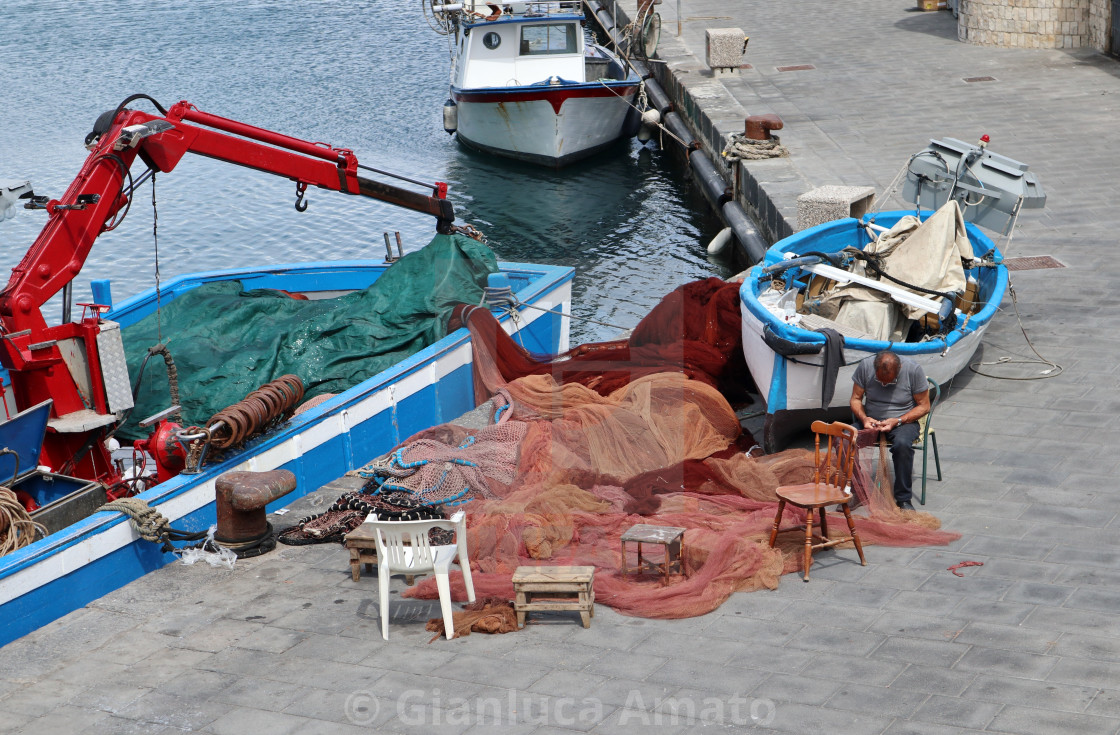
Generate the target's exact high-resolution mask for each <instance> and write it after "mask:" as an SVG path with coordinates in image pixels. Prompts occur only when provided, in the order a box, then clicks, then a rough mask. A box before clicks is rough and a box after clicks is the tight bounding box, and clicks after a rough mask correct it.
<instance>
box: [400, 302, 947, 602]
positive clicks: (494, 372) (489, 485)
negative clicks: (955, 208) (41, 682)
mask: <svg viewBox="0 0 1120 735" xmlns="http://www.w3.org/2000/svg"><path fill="white" fill-rule="evenodd" d="M700 283H702V284H706V283H707V282H700ZM724 286H725V287H727V288H730V289H732V290H734V289H735V288H736V286H735V284H724ZM720 292H721V289H719V288H717V289H714V290H713V289H711V288H709V287H705V288H704V289H702V293H701V296H700V298H706V299H707V300H706V302H705V303H706V304H713V303H714V304H717V305H718V304H720V303H722V304H723V307H722V308H718V309H716V310H715V312H714V314H713V313H712V311H711V310H709V309H707V308H706V307H704V308H701V307H696V306H695V305H694V306H693V307H689V306H688V305H687V301H688V298H689V297H688V291H687V288H686V289H678V292H674V295H671V297H667V299H666V302H667V303H669V305H670V307H669V308H667V309H664V310H661V311H659V310H658V309H655V310H654V313H652V314H651V315H650V317H647V319H651V320H652V321H654V322H656V324H657V328H656V329H653V328H650V327H649V326H648V325H646V322H645V321H643V324H642V325H639V327H638V329H636V330H635V334H640V335H641V339H642V340H643V344H644V346H645V347H646V350H647V352H646V355H647V356H648V355H649V354H654V353H656V354H659V355H661V356H662V360H663V362H662V363H661V365H660V368H661V369H660V370H659V371H654V370H652V368H653V365H652V364H651V362H650V360H649V359H648V357H641V358H640V359H639V360H638V364H635V362H634V361H632V360H630V359H629V358H630V356H632V354H633V353H632V352H631V350H630V348H632V347H633V345H632V344H627V343H625V342H622V343H607V347H606V348H605V349H603V350H596V348H597V347H598V346H597V345H590V346H584V347H583V348H577V350H573V351H572V352H571V353H568V354H567V355H564V356H560V357H558V358H552V359H539V358H534V357H533V356H530V355H528V354H527V353H525V352H524V351H523V350H521V349H520V347H518V346H517V345H516V344H514V343H513V342H512V340H510V339H509V338H508V337H507V336H506V335H505V333H504V332H503V331H502V330H501V329H500V327H499V326H498V325H497V322H496V321H495V320H494V318H493V317H492V316H491V315H490V314H489V312H487V311H485V310H482V309H475V310H470V311H469V313H466V314H465V315H464V317H465V319H464V321H465V322H466V323H467V325H468V326H469V327H470V329H471V332H472V339H473V344H474V349H475V367H476V389H477V390H478V392H479V394H480V397H488V396H491V395H493V394H495V393H496V392H499V391H501V392H502V393H503V395H505V396H508V397H509V399H510V400H511V402H512V409H511V410H512V415H511V416H510V417H509V418H508V420H506V419H505V417H504V416H503V421H504V422H505V423H503V424H502V425H501V427H504V428H501V427H499V428H500V430H501V431H502V432H510V431H512V430H514V427H518V428H517V429H516V431H518V432H521V434H520V436H521V437H522V438H521V439H520V442H519V443H516V444H515V443H514V442H513V440H512V439H511V440H510V447H511V448H512V449H513V450H514V451H515V452H516V468H515V471H514V472H513V473H510V472H508V469H509V467H508V465H506V464H503V463H502V462H500V461H496V462H495V463H494V464H491V461H490V460H488V459H484V458H481V457H480V458H479V462H478V468H477V469H478V472H479V473H480V474H481V475H482V476H483V477H485V478H486V482H485V486H484V487H482V486H480V487H479V491H478V492H475V493H471V494H470V497H471V498H472V500H471V502H470V503H469V505H467V506H465V509H466V511H467V517H468V533H469V538H468V548H469V552H470V558H471V563H472V568H473V569H475V570H476V571H475V573H474V575H473V576H474V586H475V592H476V594H477V595H479V596H480V597H485V596H491V595H494V596H501V597H505V598H507V599H508V598H510V597H511V596H512V594H513V587H512V582H511V576H512V574H513V572H514V570H515V569H516V568H517V567H518V566H521V565H534V564H536V565H542V564H547V565H592V566H595V567H596V574H595V594H596V600H597V601H598V602H601V603H604V604H607V605H610V606H611V607H613V608H614V609H616V610H618V611H620V612H623V613H626V614H631V615H639V616H643V617H654V618H679V617H690V616H695V615H701V614H704V613H707V612H709V611H711V610H713V609H715V608H716V607H718V606H719V605H720V604H721V603H722V602H723V601H724V600H726V599H727V597H728V596H729V595H731V594H732V593H733V592H736V591H745V590H755V589H760V588H763V587H765V588H775V587H776V586H777V585H778V581H779V578H780V576H781V575H782V574H784V573H787V572H793V571H797V570H799V569H800V566H801V564H802V556H801V551H802V549H803V544H804V534H803V532H802V531H797V530H791V531H787V532H783V533H782V534H780V535H779V537H778V540H779V543H778V546H777V548H773V549H771V548H770V547H769V535H770V531H771V529H772V527H773V522H774V515H775V512H776V508H777V498H776V496H775V491H776V489H777V488H778V487H779V486H781V485H792V484H799V483H804V482H811V481H812V474H813V456H812V453H811V452H809V451H805V450H787V451H785V452H781V453H778V454H775V455H770V456H760V457H749V456H747V455H746V454H745V453H744V452H742V451H741V449H740V448H739V446H738V445H737V444H736V441H737V440H738V439H740V426H739V422H738V421H737V419H736V417H735V414H734V412H733V411H732V409H731V406H730V405H729V404H728V402H727V399H726V398H725V397H724V396H723V394H722V393H721V392H720V391H719V390H717V389H716V387H715V386H716V385H718V384H719V383H720V377H719V376H720V375H722V374H725V371H726V369H727V365H728V363H730V362H731V361H732V360H733V359H734V349H730V350H729V349H727V348H726V345H727V344H731V345H735V343H736V340H735V338H734V337H733V336H732V334H731V332H737V331H738V329H739V326H738V320H737V315H738V306H737V301H736V302H731V301H730V300H728V299H726V297H722V298H720V297H719V294H720ZM723 293H726V290H724V291H723ZM682 294H683V295H682ZM732 310H733V313H732ZM690 312H692V313H696V312H700V313H707V314H708V315H709V318H708V319H707V322H706V323H707V324H709V325H711V326H712V328H711V329H709V330H707V335H706V336H705V335H700V337H699V339H696V340H691V341H693V342H696V343H699V344H701V345H702V346H703V345H707V346H708V347H711V348H712V349H711V350H707V349H706V348H703V347H702V350H703V351H705V354H706V355H707V357H706V358H705V360H706V362H707V364H708V365H710V366H714V372H713V371H705V370H699V369H698V368H697V367H696V365H697V363H696V361H692V362H690V363H689V367H687V368H686V367H684V364H683V363H682V362H680V361H676V362H674V361H672V360H668V359H665V356H666V355H671V354H674V353H675V354H677V355H684V354H685V353H686V352H687V351H688V350H686V349H685V348H683V347H682V344H684V343H686V342H687V341H689V340H688V339H686V338H685V337H682V335H685V336H686V337H687V336H689V335H691V336H696V335H695V332H696V330H695V329H690V328H689V327H686V326H685V325H683V324H681V323H680V320H681V319H684V318H685V317H686V315H687V314H688V313H690ZM667 314H668V316H666V315H667ZM631 339H633V338H631ZM717 344H718V345H719V347H720V348H722V349H719V348H716V345H717ZM689 349H692V348H689ZM738 349H741V348H738ZM573 353H575V354H583V355H587V354H596V353H597V354H598V355H599V357H598V358H597V359H599V360H602V355H603V354H605V353H611V354H612V357H613V359H611V360H610V361H609V364H608V365H602V366H601V367H600V369H599V371H598V373H597V372H596V370H595V369H592V368H591V366H590V365H587V364H586V363H584V364H581V365H578V366H576V365H573V361H572V358H571V356H572V354H573ZM720 354H722V355H723V357H722V364H721V362H720V360H716V359H713V358H712V355H720ZM503 355H506V356H508V355H513V359H512V360H509V359H503ZM698 372H699V373H702V374H703V375H702V377H698V376H697V373H698ZM608 373H609V375H610V382H611V383H612V384H614V385H616V386H617V387H615V388H614V389H613V390H609V391H608V390H605V389H604V387H603V381H602V380H601V379H599V380H597V379H596V378H597V376H602V375H603V374H608ZM518 374H520V375H521V376H522V377H518V376H517V375H518ZM690 376H691V377H690ZM573 377H574V378H575V379H573ZM624 377H627V378H628V379H621V378H624ZM588 383H592V384H593V385H588ZM490 431H491V430H490V429H486V430H483V431H482V432H474V431H468V430H467V429H463V428H461V427H454V426H446V425H445V426H441V427H436V428H435V429H431V430H428V431H425V432H421V434H418V435H417V436H416V437H413V438H412V439H411V440H410V441H409V442H408V443H406V445H405V447H406V452H405V455H404V456H406V457H410V458H414V459H413V461H416V459H419V458H421V457H422V456H427V453H429V452H434V454H433V455H432V456H437V455H438V456H444V454H445V453H446V452H447V451H448V449H447V448H448V447H451V448H454V447H459V446H460V445H461V444H463V443H464V442H466V441H467V437H468V436H472V435H473V436H477V437H480V439H476V441H481V438H485V437H486V436H487V432H490ZM873 433H874V432H870V433H866V432H865V436H864V438H863V441H864V442H868V441H871V440H872V438H871V434H873ZM511 436H512V435H511ZM420 447H423V448H424V449H423V450H421V449H420ZM437 447H442V448H437ZM870 451H871V453H875V452H878V451H879V450H877V449H874V448H872V449H871V450H870ZM492 455H493V456H494V457H498V456H505V454H504V453H502V452H492ZM859 464H860V471H859V472H857V473H856V477H855V478H854V482H853V488H854V492H855V494H856V496H857V497H858V499H859V504H860V506H861V508H860V509H859V510H858V511H857V512H856V513H855V516H856V527H857V530H858V532H859V534H860V537H861V540H862V541H863V543H864V544H890V545H896V546H920V545H928V544H944V543H948V542H949V541H952V540H953V539H955V538H957V537H958V535H957V534H952V533H948V532H945V531H941V530H939V529H938V525H939V524H938V521H937V519H936V518H934V517H933V516H931V515H929V514H927V513H919V512H904V511H899V510H898V509H897V508H896V507H895V506H894V503H893V501H892V500H891V497H892V494H891V487H890V483H889V481H887V482H886V483H885V484H883V483H882V479H883V478H882V477H881V473H880V476H879V480H880V482H874V481H873V480H872V478H873V477H874V475H872V474H870V472H878V470H876V469H875V468H874V467H873V466H871V464H870V463H869V462H863V461H861V462H860V463H859ZM887 464H888V465H889V463H887ZM803 520H804V514H803V512H802V511H800V510H799V509H797V508H793V507H790V508H788V509H787V510H786V514H785V519H784V522H783V526H787V525H793V524H795V523H797V522H799V521H803ZM637 523H648V524H653V525H663V526H678V527H683V528H685V529H687V530H686V532H685V535H684V551H683V565H684V570H685V574H683V575H673V576H672V577H670V578H669V579H668V580H667V581H666V580H663V579H661V578H659V577H658V576H657V575H652V574H633V573H631V574H623V573H621V572H620V569H621V561H622V559H621V542H620V537H621V536H622V534H624V533H625V532H626V530H627V529H629V528H630V527H631V526H633V525H634V524H637ZM831 527H832V528H835V529H837V530H839V529H841V528H843V527H844V524H843V522H841V521H840V516H835V520H834V523H833V524H832V526H831ZM659 551H660V550H659V549H658V550H654V551H653V552H652V553H653V554H654V555H655V556H656V555H657V554H658V553H659ZM630 552H631V557H630V558H629V559H628V562H627V566H629V567H633V566H635V565H636V562H637V559H636V554H635V553H634V552H635V548H634V545H633V544H631V545H630ZM648 553H650V552H649V549H648V547H647V554H648ZM822 553H824V552H822ZM841 554H843V552H841ZM852 559H853V563H858V562H856V561H855V559H856V558H855V555H854V552H853V553H852ZM873 561H874V557H873V556H872V557H871V562H872V563H873ZM452 589H453V591H454V594H455V596H456V599H465V590H464V589H463V586H462V579H461V576H460V575H459V574H458V573H455V574H453V575H452ZM405 596H412V597H424V598H434V597H436V589H435V584H434V581H432V580H426V581H424V582H421V583H419V584H417V585H416V586H415V587H413V588H410V589H409V590H408V591H406V592H405Z"/></svg>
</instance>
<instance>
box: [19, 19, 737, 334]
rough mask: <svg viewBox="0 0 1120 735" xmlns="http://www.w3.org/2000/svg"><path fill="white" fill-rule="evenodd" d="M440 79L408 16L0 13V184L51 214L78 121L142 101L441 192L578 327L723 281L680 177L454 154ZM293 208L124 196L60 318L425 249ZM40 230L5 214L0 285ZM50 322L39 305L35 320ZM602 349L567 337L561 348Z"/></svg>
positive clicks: (282, 187) (352, 216)
mask: <svg viewBox="0 0 1120 735" xmlns="http://www.w3.org/2000/svg"><path fill="white" fill-rule="evenodd" d="M449 63H450V55H449V52H448V42H447V39H446V38H445V37H442V36H440V35H438V34H436V33H435V32H434V31H433V30H432V29H431V28H429V26H428V25H427V23H426V22H425V20H424V17H423V14H422V11H421V7H420V5H419V3H412V2H410V3H396V4H394V3H381V2H373V1H371V0H366V1H361V0H339V1H334V2H324V3H285V2H279V1H271V0H270V1H263V2H262V1H257V2H253V1H249V2H239V3H233V2H226V1H224V0H189V1H188V0H166V1H165V2H159V3H151V2H138V1H135V0H121V1H120V2H114V3H109V4H104V3H99V4H85V3H73V2H68V1H67V2H63V1H60V0H46V1H40V2H25V1H23V0H13V1H12V2H7V3H3V4H2V5H0V69H3V70H4V92H3V102H2V104H0V181H6V180H25V179H29V180H31V182H32V184H33V185H34V189H35V193H36V194H39V195H46V196H49V197H52V198H55V197H60V196H61V195H62V193H63V192H64V191H65V189H66V187H67V186H68V185H69V184H70V182H71V180H72V179H73V177H74V175H75V174H76V173H77V171H78V169H79V168H80V167H81V165H82V162H83V161H84V159H85V156H86V150H85V149H84V148H83V146H82V142H83V139H84V137H85V135H86V133H87V132H89V130H90V129H91V128H92V126H93V122H94V120H95V119H96V117H97V116H98V115H99V114H100V113H102V112H104V111H105V110H109V109H112V108H114V107H115V106H116V105H117V104H118V103H120V102H121V101H122V100H123V99H125V98H126V97H127V96H129V95H131V94H134V93H145V94H148V95H151V96H152V97H154V98H155V99H157V100H159V101H160V103H162V104H163V105H164V106H165V107H168V106H170V105H171V104H173V103H174V102H177V101H178V100H181V99H185V100H188V101H190V102H191V103H193V104H194V105H196V106H197V107H198V108H199V109H201V110H204V111H206V112H211V113H214V114H217V115H221V116H223V117H228V118H232V119H234V120H238V121H241V122H245V123H249V124H252V125H256V126H259V127H263V128H267V129H270V130H274V131H277V132H281V133H285V134H289V135H293V136H296V137H299V138H303V139H306V140H311V141H322V142H326V143H329V144H331V145H334V146H340V147H345V148H350V149H352V150H353V151H354V152H355V154H356V155H357V157H358V160H359V161H360V162H361V163H362V164H364V165H369V166H373V167H376V168H379V169H384V170H388V171H394V172H398V173H401V174H404V175H407V176H409V177H411V178H416V179H420V180H425V181H436V180H439V181H446V182H447V183H448V184H449V188H450V193H449V198H450V199H451V201H452V202H453V203H454V205H455V208H456V214H457V222H459V223H460V224H471V225H474V226H475V227H478V228H479V229H480V230H482V231H483V232H484V233H485V235H486V237H487V239H488V242H489V244H490V245H491V247H492V248H493V249H494V250H495V252H496V253H497V254H498V257H499V259H501V260H506V261H521V262H541V263H552V264H563V265H571V266H575V268H576V280H575V283H574V287H573V295H574V307H573V311H574V313H575V315H576V316H577V317H590V318H594V319H598V320H600V321H603V322H606V323H608V324H611V325H616V326H619V327H632V326H633V325H634V324H636V323H637V321H638V320H639V319H640V318H641V317H642V316H643V315H645V314H646V313H648V311H649V310H650V308H651V307H652V306H653V305H654V304H655V303H656V302H657V300H658V299H659V298H660V297H661V296H662V295H663V294H665V293H667V292H668V291H670V290H672V289H673V288H674V287H676V286H678V285H680V284H682V283H685V282H688V281H691V280H694V279H697V278H703V277H706V276H709V275H720V276H726V275H728V274H729V273H730V269H729V268H728V267H726V266H725V265H723V264H720V263H714V262H711V261H710V260H709V258H708V256H707V253H706V249H705V246H706V243H707V242H708V241H709V240H710V239H711V238H712V237H713V236H714V235H715V233H716V232H717V231H718V230H719V228H720V226H721V225H720V223H719V222H718V220H717V219H715V217H714V216H713V215H712V214H710V212H709V210H708V209H707V207H706V205H705V202H704V200H703V197H702V195H701V194H700V192H699V189H698V188H696V187H695V186H693V185H692V183H691V182H690V181H688V180H687V173H686V171H685V169H684V167H683V164H682V163H681V161H680V159H679V157H677V156H675V155H674V154H671V153H669V152H662V151H660V150H655V149H653V148H650V147H646V148H643V147H642V146H641V145H639V144H638V143H637V142H636V141H623V142H621V143H620V144H619V145H618V146H616V147H615V149H613V150H612V151H610V152H609V153H608V154H606V155H604V156H602V157H601V158H598V159H596V160H594V161H590V162H585V163H581V164H578V165H575V166H573V167H570V168H566V169H563V170H561V171H552V170H548V169H543V168H539V167H535V166H529V165H525V164H519V163H515V162H512V161H507V160H504V159H498V158H494V157H491V156H487V155H484V154H478V153H475V152H472V151H468V150H466V149H464V148H462V147H461V146H459V145H458V144H457V143H456V142H455V140H454V139H453V138H451V137H449V136H448V134H447V133H445V132H444V130H443V129H442V118H441V107H442V104H443V101H444V100H445V99H446V98H447V96H448V78H449V71H448V67H449ZM134 105H135V106H136V107H137V108H140V109H146V110H149V111H154V108H152V107H151V106H150V103H148V102H144V101H141V102H137V103H134ZM138 166H139V164H137V167H134V168H135V169H136V170H135V172H134V173H136V174H138V173H139V172H140V170H141V169H140V168H139V167H138ZM295 194H296V192H295V186H294V184H293V183H292V182H290V181H288V180H286V179H282V178H277V177H275V176H271V175H268V174H264V173H260V172H256V171H252V170H249V169H245V168H240V167H237V166H232V165H229V164H226V163H221V162H217V161H213V160H208V159H205V158H202V157H199V156H188V157H186V158H184V159H183V161H182V162H181V163H180V164H179V166H178V167H177V168H176V169H175V170H174V171H172V172H170V173H168V174H160V175H158V176H157V177H156V182H155V187H154V192H153V187H152V186H149V185H145V186H144V187H142V188H141V189H140V190H139V191H138V192H137V194H136V196H135V198H134V201H133V202H132V206H131V209H130V211H129V213H128V216H127V218H126V219H125V220H124V222H123V223H122V224H121V225H120V227H119V228H118V229H116V230H114V231H113V232H110V233H107V234H105V235H103V236H102V237H101V238H99V239H98V240H97V242H96V243H95V244H94V247H93V250H92V252H91V253H90V255H89V257H88V259H87V261H86V264H85V267H84V269H83V271H82V273H81V275H80V276H79V278H78V279H77V280H76V282H75V290H74V301H75V302H78V303H80V302H83V301H87V300H88V299H89V281H90V280H91V279H95V278H109V279H111V280H112V284H113V296H114V299H115V300H120V299H121V298H123V297H126V296H128V295H131V294H133V293H136V292H138V291H140V290H143V289H145V288H149V287H151V286H153V285H155V282H156V262H157V259H156V254H157V252H158V268H159V274H160V276H161V277H162V278H164V279H166V278H168V277H170V276H173V275H177V274H180V273H184V272H190V271H198V270H209V269H215V268H226V267H235V266H244V265H257V264H278V263H285V262H294V261H309V260H323V259H331V258H366V257H374V258H379V257H382V256H383V255H384V237H383V233H384V232H386V231H389V232H393V231H399V232H400V233H401V237H402V239H403V241H404V244H405V250H406V251H408V250H412V249H415V248H418V247H421V246H422V245H424V244H425V243H426V242H427V241H428V240H429V239H430V237H431V235H432V234H433V233H434V222H433V220H432V219H431V218H430V217H427V216H424V215H419V214H415V213H412V212H408V211H406V210H401V209H397V208H395V207H392V206H389V205H385V204H381V203H379V202H376V201H372V200H367V199H364V198H357V197H348V196H345V195H341V194H338V193H336V192H330V191H325V190H318V189H312V190H311V191H309V192H308V196H307V199H308V201H309V202H310V206H309V208H308V210H307V211H306V212H303V213H299V212H297V211H296V210H295V209H294V207H293V204H294V202H295ZM153 195H154V196H153ZM153 199H154V203H155V205H156V206H155V208H153ZM153 213H156V214H157V215H158V216H154V214H153ZM45 221H46V214H45V212H42V211H24V210H22V209H21V210H19V213H18V216H16V217H15V218H14V219H11V220H8V221H5V222H4V223H3V224H2V225H0V272H2V273H3V274H4V275H3V278H4V280H5V282H6V280H7V274H8V273H9V271H10V269H11V268H12V266H14V265H15V264H16V263H18V262H19V259H20V258H21V257H22V256H23V253H24V252H25V251H26V250H27V248H28V247H29V246H30V245H31V243H32V242H33V241H34V239H35V237H36V235H37V234H38V232H39V230H40V229H41V228H42V226H43V224H44V222H45ZM156 224H158V228H157V227H154V226H153V225H156ZM60 310H61V307H60V306H59V307H57V308H55V307H54V306H53V305H52V307H51V308H49V309H48V312H47V313H48V318H49V319H57V318H58V317H57V315H58V313H60ZM79 312H80V310H78V309H76V310H75V314H77V313H79ZM616 333H617V330H616V329H614V328H613V327H608V326H603V325H599V324H594V323H591V322H587V321H584V320H582V319H577V320H576V321H574V322H573V326H572V342H573V344H575V343H578V342H583V341H589V340H597V339H606V338H610V337H612V336H614V335H615V334H616Z"/></svg>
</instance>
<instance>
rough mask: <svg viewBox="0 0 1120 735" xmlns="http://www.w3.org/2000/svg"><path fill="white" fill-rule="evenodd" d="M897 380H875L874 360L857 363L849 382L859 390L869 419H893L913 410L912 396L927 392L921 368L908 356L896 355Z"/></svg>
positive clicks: (926, 384)
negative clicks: (861, 389) (897, 357)
mask: <svg viewBox="0 0 1120 735" xmlns="http://www.w3.org/2000/svg"><path fill="white" fill-rule="evenodd" d="M899 362H900V363H901V364H900V365H899V369H898V377H897V378H895V381H894V382H893V383H891V384H890V385H883V384H882V383H880V382H879V379H878V378H876V377H875V357H874V356H871V357H868V358H866V359H864V360H861V361H860V363H859V365H857V366H856V372H855V374H854V375H853V376H852V382H854V383H855V384H856V385H858V386H860V387H861V388H863V391H864V398H863V410H864V411H865V412H866V413H867V415H868V417H869V418H873V419H880V420H882V419H893V418H898V417H899V416H901V415H902V414H904V413H906V412H907V411H909V410H910V409H911V408H913V407H914V405H915V404H914V394H915V393H923V392H925V391H927V390H929V383H927V382H926V373H925V371H924V370H922V366H921V365H919V364H918V363H917V362H915V361H914V360H911V359H910V358H909V357H902V356H901V355H900V356H899Z"/></svg>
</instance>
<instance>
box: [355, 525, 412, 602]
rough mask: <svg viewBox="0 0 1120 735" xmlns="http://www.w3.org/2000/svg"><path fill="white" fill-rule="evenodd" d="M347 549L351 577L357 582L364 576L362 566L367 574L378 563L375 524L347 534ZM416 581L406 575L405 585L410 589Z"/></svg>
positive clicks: (362, 526)
mask: <svg viewBox="0 0 1120 735" xmlns="http://www.w3.org/2000/svg"><path fill="white" fill-rule="evenodd" d="M346 548H347V549H349V550H350V576H352V577H353V578H354V581H355V582H357V581H358V580H359V579H360V578H361V576H362V564H365V565H366V571H367V572H372V571H373V565H374V564H376V563H377V537H376V536H375V535H374V530H373V524H372V523H363V524H362V525H360V526H358V527H357V528H355V529H354V530H353V531H351V532H350V533H348V534H346ZM415 581H416V578H415V577H414V576H412V575H411V574H408V575H405V578H404V583H405V584H407V585H408V586H409V587H411V586H412V584H413V583H414V582H415Z"/></svg>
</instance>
